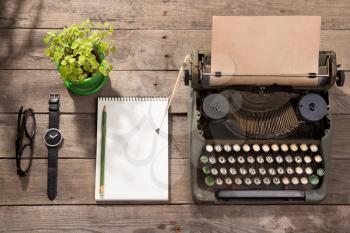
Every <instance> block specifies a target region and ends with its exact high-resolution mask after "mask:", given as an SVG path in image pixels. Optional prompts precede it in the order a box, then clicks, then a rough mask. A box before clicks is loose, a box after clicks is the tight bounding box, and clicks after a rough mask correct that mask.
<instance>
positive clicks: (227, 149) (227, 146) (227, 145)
mask: <svg viewBox="0 0 350 233" xmlns="http://www.w3.org/2000/svg"><path fill="white" fill-rule="evenodd" d="M224 151H226V152H230V151H231V146H230V145H229V144H225V145H224Z"/></svg>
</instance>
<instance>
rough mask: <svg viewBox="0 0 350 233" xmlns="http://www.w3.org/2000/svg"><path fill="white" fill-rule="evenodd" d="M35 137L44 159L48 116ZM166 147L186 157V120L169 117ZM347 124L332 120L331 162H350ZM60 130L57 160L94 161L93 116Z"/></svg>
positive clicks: (5, 127) (5, 129) (68, 120)
mask: <svg viewBox="0 0 350 233" xmlns="http://www.w3.org/2000/svg"><path fill="white" fill-rule="evenodd" d="M36 119H37V133H36V138H35V148H34V157H35V158H47V149H46V147H45V145H44V143H43V141H42V138H43V135H44V133H45V131H46V130H47V127H48V115H47V114H37V115H36ZM169 120H170V126H169V135H170V136H169V146H170V148H171V150H170V156H171V158H174V159H175V158H176V159H185V158H187V157H188V129H187V117H185V116H170V119H169ZM349 120H350V116H349V115H336V116H333V121H332V122H333V123H332V126H333V137H332V139H333V140H332V153H331V157H332V158H333V159H349V160H350V156H349V154H350V145H349V140H350V134H349V131H350V128H349V127H350V126H349V124H348V122H349ZM16 126H17V115H15V114H0V138H1V143H0V158H14V156H15V147H14V141H15V136H16ZM60 130H61V131H62V134H63V136H64V144H63V146H62V148H61V150H60V154H59V157H60V158H69V159H70V158H86V159H93V158H95V154H96V116H95V114H79V115H78V114H74V115H73V114H68V115H66V114H65V115H61V122H60Z"/></svg>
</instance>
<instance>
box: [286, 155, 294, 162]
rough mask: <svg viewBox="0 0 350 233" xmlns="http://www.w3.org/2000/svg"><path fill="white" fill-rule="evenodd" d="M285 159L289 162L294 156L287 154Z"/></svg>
mask: <svg viewBox="0 0 350 233" xmlns="http://www.w3.org/2000/svg"><path fill="white" fill-rule="evenodd" d="M284 159H285V160H286V162H287V163H292V162H293V158H292V156H290V155H287V156H286V157H285V158H284Z"/></svg>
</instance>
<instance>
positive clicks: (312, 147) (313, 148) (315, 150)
mask: <svg viewBox="0 0 350 233" xmlns="http://www.w3.org/2000/svg"><path fill="white" fill-rule="evenodd" d="M310 150H311V152H317V151H318V146H317V145H315V144H312V145H311V146H310Z"/></svg>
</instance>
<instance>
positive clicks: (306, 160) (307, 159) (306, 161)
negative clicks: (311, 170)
mask: <svg viewBox="0 0 350 233" xmlns="http://www.w3.org/2000/svg"><path fill="white" fill-rule="evenodd" d="M304 162H305V163H311V162H312V158H311V157H310V156H308V155H306V156H305V157H304Z"/></svg>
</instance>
